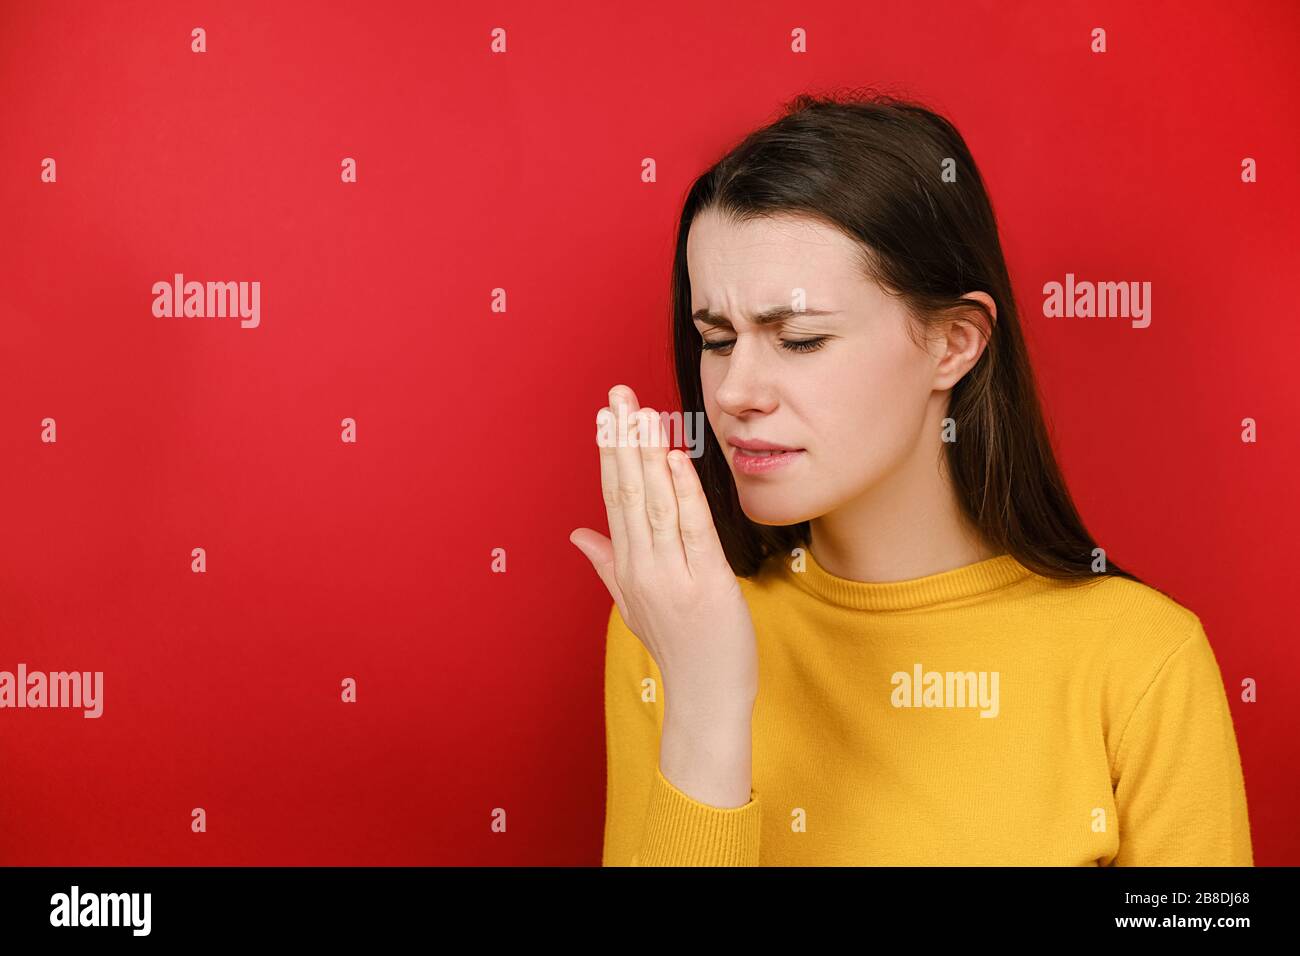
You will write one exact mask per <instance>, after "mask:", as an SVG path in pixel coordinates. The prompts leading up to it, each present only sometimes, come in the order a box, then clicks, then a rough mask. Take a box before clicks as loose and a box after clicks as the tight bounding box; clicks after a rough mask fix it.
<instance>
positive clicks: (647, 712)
mask: <svg viewBox="0 0 1300 956" xmlns="http://www.w3.org/2000/svg"><path fill="white" fill-rule="evenodd" d="M662 728H663V681H662V679H661V676H660V674H659V669H658V667H657V666H656V665H655V663H654V659H653V658H652V657H651V656H650V654H649V652H648V651H647V650H646V649H645V646H644V645H643V644H642V643H641V640H640V638H638V637H637V636H636V635H635V634H633V633H632V631H631V630H630V629H629V628H628V627H627V625H626V624H625V623H624V622H623V619H622V615H620V614H619V611H618V606H617V605H614V606H613V608H612V609H611V611H610V616H609V626H608V629H607V634H606V640H605V767H606V790H605V837H604V849H603V852H602V855H601V865H602V866H757V865H758V845H759V825H760V822H761V812H762V811H761V806H760V803H759V797H758V793H757V792H756V791H754V790H752V789H751V791H750V800H749V802H748V803H746V804H745V805H744V806H740V807H714V806H710V805H708V804H705V803H701V802H700V801H698V800H695V799H693V798H692V797H690V796H688V795H687V794H685V793H683V792H682V791H681V790H679V789H678V788H677V787H675V786H674V785H673V784H672V782H671V781H669V780H668V778H666V777H665V776H664V775H663V773H662V772H661V771H660V769H659V737H660V732H661V730H662Z"/></svg>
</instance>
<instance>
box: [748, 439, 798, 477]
mask: <svg viewBox="0 0 1300 956" xmlns="http://www.w3.org/2000/svg"><path fill="white" fill-rule="evenodd" d="M803 453H804V450H803V449H802V448H800V449H798V450H796V451H779V452H778V451H770V452H750V451H745V449H743V448H738V447H736V446H735V445H733V446H732V448H731V461H732V463H733V464H734V465H735V466H736V470H737V471H739V472H741V473H742V474H746V475H766V474H768V473H769V472H773V471H776V470H777V469H778V468H784V467H786V466H787V465H789V464H790V463H791V462H793V461H795V460H797V459H798V458H799V457H800V456H801V455H803Z"/></svg>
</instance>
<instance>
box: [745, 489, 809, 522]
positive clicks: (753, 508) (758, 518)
mask: <svg viewBox="0 0 1300 956" xmlns="http://www.w3.org/2000/svg"><path fill="white" fill-rule="evenodd" d="M764 497H765V496H763V495H754V496H746V495H741V496H740V508H741V510H742V511H744V512H745V517H746V518H748V519H749V520H750V521H752V522H754V524H764V525H772V526H774V527H779V526H784V525H792V524H798V523H799V522H801V521H808V520H809V519H811V518H815V517H817V514H816V513H815V512H810V511H809V509H808V503H807V502H798V501H772V500H767V501H760V500H756V499H761V498H764Z"/></svg>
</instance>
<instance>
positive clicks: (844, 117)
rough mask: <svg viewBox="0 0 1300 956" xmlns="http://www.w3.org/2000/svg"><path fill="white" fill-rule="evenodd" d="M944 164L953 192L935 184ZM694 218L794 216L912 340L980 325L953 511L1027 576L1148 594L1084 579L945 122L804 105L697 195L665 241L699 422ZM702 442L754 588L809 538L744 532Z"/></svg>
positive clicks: (704, 463)
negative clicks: (891, 300) (841, 236)
mask: <svg viewBox="0 0 1300 956" xmlns="http://www.w3.org/2000/svg"><path fill="white" fill-rule="evenodd" d="M945 164H947V168H948V170H949V171H950V172H951V173H952V174H954V175H955V180H954V179H953V177H952V176H949V177H944V178H941V174H942V173H943V171H944V168H945ZM945 178H946V179H948V180H952V181H944V179H945ZM705 209H713V210H715V211H717V212H720V213H722V214H723V215H726V216H728V217H730V218H731V219H732V220H733V221H737V222H744V221H746V220H750V219H754V218H758V217H761V216H765V215H772V214H776V213H786V214H797V215H803V216H808V217H811V218H814V219H817V220H820V221H822V222H825V223H828V224H830V225H832V226H834V227H836V228H838V229H840V230H841V231H843V232H844V233H845V234H846V235H848V236H849V237H851V238H853V239H856V240H858V241H859V243H860V244H861V248H862V266H863V269H864V272H865V274H866V275H867V276H868V277H869V278H871V279H873V280H875V281H876V282H878V283H879V284H880V285H881V286H882V288H884V289H886V290H888V291H890V292H891V293H892V294H896V295H900V296H901V297H902V300H903V302H904V303H905V304H906V306H907V310H908V313H909V315H910V316H911V317H912V319H913V320H914V321H915V322H918V323H920V325H921V327H922V328H924V327H925V326H927V325H929V324H930V323H933V322H937V321H939V320H941V319H942V318H944V317H945V316H951V315H952V314H954V313H955V312H960V311H967V310H970V309H979V310H980V311H981V312H983V314H984V317H985V319H987V320H988V321H989V323H990V326H991V329H992V334H991V336H989V339H988V342H987V344H986V347H985V349H984V352H983V354H982V355H981V356H980V358H979V360H978V361H977V362H976V363H975V365H974V366H973V367H972V368H971V369H970V371H968V372H967V373H966V375H964V376H963V377H962V379H961V380H960V381H959V382H957V384H956V385H954V386H953V388H952V391H951V395H950V396H949V406H948V415H949V416H950V417H951V418H952V419H953V420H954V422H955V425H956V434H957V436H958V440H957V441H955V442H948V443H946V444H947V448H946V456H947V465H948V470H949V474H950V476H951V480H952V482H953V484H954V486H955V488H956V492H957V497H958V499H959V500H960V502H961V507H962V509H963V511H964V512H965V514H966V515H967V517H968V518H969V519H970V521H971V522H972V523H973V524H974V525H975V526H976V528H978V529H979V531H980V532H981V534H982V535H983V537H984V539H985V541H986V542H987V543H988V544H989V545H990V546H991V547H994V548H998V549H1000V552H1006V553H1009V554H1011V555H1013V556H1014V557H1015V558H1016V559H1017V560H1018V561H1019V562H1020V563H1021V564H1022V565H1024V566H1025V567H1027V568H1029V569H1030V570H1032V571H1035V572H1037V573H1038V574H1042V575H1045V576H1047V577H1052V578H1057V579H1065V580H1068V581H1079V582H1082V581H1083V580H1084V579H1090V580H1096V579H1098V578H1100V577H1101V576H1103V574H1108V575H1114V576H1118V577H1125V578H1129V579H1131V580H1134V581H1139V582H1140V583H1145V582H1142V581H1141V579H1140V578H1138V577H1137V576H1136V575H1134V574H1132V573H1130V572H1129V571H1126V570H1125V569H1123V568H1121V567H1119V566H1117V565H1116V564H1115V563H1114V562H1112V561H1110V559H1109V556H1107V558H1106V566H1105V571H1104V572H1101V573H1098V572H1095V571H1093V570H1092V564H1093V561H1094V560H1095V555H1094V548H1096V547H1097V545H1096V542H1095V541H1094V540H1093V538H1092V536H1091V535H1090V534H1089V533H1088V531H1087V529H1085V528H1084V525H1083V522H1082V520H1081V519H1080V517H1079V514H1078V512H1077V511H1076V509H1075V507H1074V503H1073V501H1072V500H1071V498H1070V493H1069V491H1068V490H1067V488H1066V485H1065V480H1064V479H1063V477H1062V475H1061V471H1060V469H1059V467H1058V466H1057V463H1056V458H1055V456H1054V455H1053V452H1052V447H1051V442H1050V440H1049V438H1048V433H1047V428H1046V426H1045V424H1044V421H1043V414H1042V409H1041V407H1040V405H1039V400H1038V394H1037V388H1036V385H1035V382H1034V376H1033V371H1032V369H1031V367H1030V364H1029V355H1028V352H1027V350H1026V348H1025V343H1024V339H1023V337H1022V333H1021V328H1020V318H1019V315H1018V313H1017V310H1016V302H1015V297H1014V295H1013V293H1012V289H1011V280H1010V277H1009V276H1008V274H1007V267H1006V262H1005V260H1004V258H1003V253H1002V243H1001V241H1000V239H999V237H998V231H997V223H996V221H995V219H994V215H993V209H992V206H991V204H990V202H989V198H988V195H987V193H986V191H985V188H984V182H983V180H982V178H981V177H980V174H979V170H978V169H977V168H976V166H975V161H974V159H972V158H971V154H970V151H969V150H968V149H967V147H966V143H965V141H964V140H963V139H962V137H961V134H960V133H958V132H957V130H956V128H954V127H953V125H952V124H951V123H950V122H948V120H946V119H944V118H943V117H941V116H939V115H937V114H936V113H934V112H932V111H930V110H929V109H926V108H925V107H923V106H921V105H919V104H917V103H915V102H911V101H907V100H902V99H898V98H895V97H893V96H889V95H884V94H876V93H870V92H867V93H863V92H853V93H849V94H838V95H828V96H821V95H814V94H807V93H806V94H803V95H801V96H798V97H796V98H795V99H793V100H791V101H790V102H789V103H787V104H786V105H785V107H784V108H783V111H782V115H781V116H780V117H779V118H778V119H776V120H775V121H774V122H772V123H771V124H770V125H767V126H764V127H762V128H760V129H757V130H755V131H754V132H752V133H750V134H749V135H748V136H747V137H745V138H744V139H743V140H742V141H741V142H740V143H739V144H738V145H736V146H735V147H734V148H733V149H732V150H730V151H729V152H728V153H727V154H726V155H725V156H723V157H722V159H720V160H719V161H718V162H717V163H716V164H714V165H713V166H712V168H710V169H709V170H708V171H706V172H705V173H704V174H703V175H701V176H700V177H699V178H698V179H696V180H695V182H694V183H693V184H692V186H691V188H690V190H689V192H688V193H687V196H686V200H685V203H684V205H683V208H682V213H681V219H680V222H679V225H678V231H677V249H676V255H675V257H674V262H673V274H672V310H673V341H674V358H675V363H676V368H677V387H678V392H679V394H680V398H681V405H682V410H683V411H684V412H686V413H688V414H689V413H698V414H699V415H700V416H703V415H704V397H703V389H702V386H701V384H700V354H701V351H702V350H701V342H700V335H699V333H698V332H697V331H696V329H695V326H694V323H693V321H692V317H691V286H690V275H689V272H688V270H687V262H686V238H687V235H688V233H689V232H690V228H691V223H692V222H693V221H694V219H695V217H696V216H697V215H699V214H700V213H701V212H702V211H704V210H705ZM972 291H982V292H986V293H988V295H989V296H990V297H991V298H992V299H993V301H994V303H996V305H997V315H996V317H994V316H992V315H990V314H989V310H988V309H987V308H985V307H984V305H983V304H982V303H981V302H979V301H978V300H977V299H971V298H963V297H962V296H963V293H966V292H972ZM913 328H914V327H913ZM701 420H703V417H702V418H701ZM703 431H704V436H703V443H704V448H703V451H702V454H701V455H700V457H699V459H698V461H697V468H698V470H699V474H700V480H701V483H702V485H703V487H704V490H705V494H706V495H707V496H708V499H709V505H710V507H711V508H712V511H713V518H714V524H715V525H716V527H717V530H718V536H719V538H720V539H721V542H722V546H723V550H724V551H725V553H726V555H727V560H728V561H729V562H730V563H731V566H732V569H733V571H734V572H735V573H736V574H737V575H740V576H742V577H751V576H752V575H754V574H755V573H757V571H758V570H759V569H760V567H761V566H762V565H763V564H764V562H765V561H766V560H767V559H768V558H769V557H771V556H772V555H775V554H781V555H788V554H790V552H791V551H792V550H793V549H794V548H796V547H806V546H807V545H808V544H809V540H810V531H811V528H810V524H809V522H807V521H803V522H800V523H799V524H794V525H786V526H770V525H760V524H757V523H755V522H753V521H750V520H749V518H748V517H746V515H745V513H744V511H743V510H742V509H741V507H740V500H739V497H738V496H737V493H736V485H735V480H734V479H733V477H732V474H731V471H730V469H729V468H728V466H727V462H726V459H725V458H724V453H723V450H722V449H721V448H720V447H719V445H718V442H717V437H716V436H715V435H714V434H713V430H712V428H706V429H704V430H703Z"/></svg>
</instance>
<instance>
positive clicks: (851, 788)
mask: <svg viewBox="0 0 1300 956" xmlns="http://www.w3.org/2000/svg"><path fill="white" fill-rule="evenodd" d="M798 554H799V557H793V558H781V557H774V558H772V559H770V560H769V561H768V562H767V564H765V565H764V567H763V568H762V570H761V571H760V572H759V573H758V574H756V575H755V576H754V577H753V578H737V580H738V581H739V582H740V586H741V589H742V591H743V592H744V594H745V597H746V598H747V599H748V601H749V606H750V609H751V613H752V616H753V620H754V628H755V632H756V635H757V639H758V659H759V689H758V697H757V699H756V702H755V706H754V721H753V787H752V792H751V795H750V802H749V803H747V804H746V805H745V806H743V807H734V808H719V807H714V806H709V805H706V804H704V803H701V802H699V801H697V800H694V799H692V798H691V797H689V796H687V795H686V794H685V793H683V792H682V791H680V790H678V789H677V788H676V787H674V786H673V785H672V784H671V783H670V782H669V781H668V780H667V778H665V777H664V775H663V774H662V773H661V772H660V770H659V735H660V731H661V729H662V727H663V714H664V687H663V682H662V679H661V675H660V673H659V669H658V667H657V666H656V665H655V663H654V661H653V659H652V658H651V657H650V655H649V653H647V652H646V650H645V648H644V646H643V645H642V644H641V642H640V640H639V639H638V638H637V637H636V636H635V635H634V634H633V633H632V632H631V631H630V630H629V629H628V627H627V625H626V624H625V623H624V621H623V620H622V616H621V615H620V614H619V612H618V609H617V607H614V608H612V609H611V612H610V617H609V627H608V633H607V636H606V659H605V721H606V745H607V754H606V757H607V773H608V789H607V794H606V813H605V836H604V853H603V859H602V863H603V865H605V866H629V865H630V866H661V865H670V866H671V865H696V866H760V865H761V866H911V865H920V866H929V865H966V866H983V865H1013V866H1015V865H1028V866H1110V865H1118V866H1171V865H1179V866H1184V865H1187V866H1201V865H1206V866H1209V865H1214V866H1252V865H1253V862H1254V861H1253V857H1252V851H1251V836H1250V825H1249V820H1248V817H1247V813H1246V791H1245V785H1244V781H1243V779H1242V771H1241V762H1240V756H1239V754H1238V750H1237V741H1236V737H1235V735H1234V732H1233V724H1232V716H1231V713H1230V711H1229V709H1228V701H1227V696H1226V694H1225V692H1224V686H1223V682H1222V678H1221V675H1220V672H1219V668H1218V663H1217V661H1216V659H1215V656H1214V652H1213V651H1212V650H1211V648H1210V644H1209V642H1208V640H1207V639H1206V635H1205V632H1204V630H1203V629H1202V626H1201V622H1200V619H1199V618H1198V617H1197V616H1196V615H1195V614H1194V613H1192V612H1191V611H1189V610H1187V609H1186V608H1184V607H1183V606H1182V605H1180V604H1178V603H1176V602H1174V601H1172V600H1170V599H1169V598H1167V597H1165V596H1164V595H1162V594H1161V593H1160V592H1158V591H1156V590H1154V589H1153V588H1150V587H1147V586H1145V585H1141V584H1138V583H1136V582H1133V581H1129V580H1127V579H1123V578H1111V577H1101V578H1099V579H1098V580H1096V581H1092V582H1088V583H1087V584H1085V585H1083V586H1082V587H1081V588H1075V589H1070V588H1068V587H1067V586H1065V585H1063V584H1061V583H1059V582H1055V581H1053V580H1051V579H1048V578H1044V577H1041V576H1040V575H1037V574H1034V573H1033V572H1031V571H1029V570H1027V569H1026V568H1024V567H1023V566H1022V565H1020V564H1019V562H1017V561H1016V560H1015V558H1013V557H1012V556H1011V555H1007V554H1004V555H1001V556H999V557H995V558H990V559H989V560H986V561H981V562H978V563H976V564H971V565H967V566H966V567H963V568H958V569H956V570H953V571H947V572H944V573H941V574H935V575H930V576H928V577H923V578H917V579H914V580H911V581H898V582H888V583H867V582H861V581H851V580H847V579H845V578H839V577H835V576H833V575H831V574H829V573H827V572H826V571H825V570H824V569H823V568H821V567H820V566H819V565H818V564H817V562H816V561H815V560H814V559H813V556H812V554H811V553H810V552H809V551H807V549H804V550H803V551H802V552H801V553H798ZM800 558H802V560H800ZM700 639H701V640H705V639H707V637H706V636H705V635H701V637H700Z"/></svg>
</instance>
